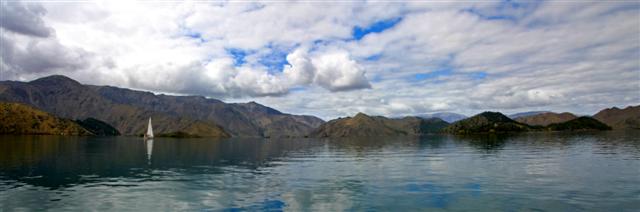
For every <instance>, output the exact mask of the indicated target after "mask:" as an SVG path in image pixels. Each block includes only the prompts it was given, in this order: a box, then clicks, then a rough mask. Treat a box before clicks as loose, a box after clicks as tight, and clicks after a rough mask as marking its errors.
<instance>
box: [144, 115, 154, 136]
mask: <svg viewBox="0 0 640 212" xmlns="http://www.w3.org/2000/svg"><path fill="white" fill-rule="evenodd" d="M145 135H146V137H147V138H153V128H152V127H151V118H149V128H147V134H145Z"/></svg>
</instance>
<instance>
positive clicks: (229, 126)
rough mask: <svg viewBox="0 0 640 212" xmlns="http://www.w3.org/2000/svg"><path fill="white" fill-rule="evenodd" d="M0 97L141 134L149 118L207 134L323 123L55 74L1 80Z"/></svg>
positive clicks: (263, 132)
mask: <svg viewBox="0 0 640 212" xmlns="http://www.w3.org/2000/svg"><path fill="white" fill-rule="evenodd" d="M0 101H3V102H18V103H23V104H27V105H30V106H32V107H35V108H37V109H40V110H43V111H46V112H48V113H51V114H53V115H56V116H59V117H61V118H67V119H86V118H95V119H98V120H101V121H104V122H105V123H108V124H110V125H112V126H114V127H115V128H116V129H117V130H118V131H120V132H121V133H122V134H125V135H138V134H142V133H143V132H144V130H145V129H146V124H147V120H148V118H149V117H151V118H152V119H153V123H154V130H155V131H156V132H157V133H158V134H162V133H175V132H185V133H188V134H194V135H199V136H207V137H229V136H231V135H233V136H249V137H252V136H257V137H271V136H302V135H306V134H308V133H309V132H311V131H312V130H313V129H315V128H316V127H317V126H319V125H320V124H322V123H324V121H323V120H322V119H319V118H317V117H314V116H301V115H291V114H286V113H282V112H280V111H277V110H275V109H273V108H269V107H266V106H263V105H260V104H258V103H255V102H250V103H231V104H228V103H224V102H222V101H220V100H217V99H210V98H204V97H201V96H169V95H162V94H161V95H155V94H153V93H151V92H143V91H135V90H130V89H123V88H117V87H112V86H95V85H83V84H80V83H78V82H77V81H75V80H72V79H70V78H68V77H65V76H60V75H54V76H49V77H44V78H40V79H37V80H33V81H30V82H17V81H2V82H0Z"/></svg>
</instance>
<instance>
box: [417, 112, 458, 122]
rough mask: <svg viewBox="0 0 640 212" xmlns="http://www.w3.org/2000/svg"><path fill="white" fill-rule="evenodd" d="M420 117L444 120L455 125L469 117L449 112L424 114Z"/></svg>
mask: <svg viewBox="0 0 640 212" xmlns="http://www.w3.org/2000/svg"><path fill="white" fill-rule="evenodd" d="M418 116H419V117H422V118H427V119H428V118H439V119H442V120H444V121H446V122H449V123H453V122H456V121H459V120H462V119H466V118H467V116H465V115H462V114H458V113H449V112H442V113H431V114H423V115H418Z"/></svg>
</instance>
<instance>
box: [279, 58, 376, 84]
mask: <svg viewBox="0 0 640 212" xmlns="http://www.w3.org/2000/svg"><path fill="white" fill-rule="evenodd" d="M287 61H288V62H289V64H291V65H287V66H285V68H284V72H283V73H284V75H285V77H286V79H287V80H288V81H289V82H292V83H293V84H294V85H304V84H311V83H313V84H317V85H319V86H321V87H323V88H326V89H327V90H330V91H346V90H356V89H362V88H371V84H369V81H368V80H367V78H366V77H365V71H364V68H363V67H362V66H361V65H360V64H358V63H357V62H356V61H355V60H353V59H351V58H350V57H349V54H348V53H347V52H345V51H334V52H324V53H321V54H318V55H316V56H315V57H313V58H310V57H309V56H308V54H307V53H306V52H305V49H297V50H295V51H294V52H293V53H291V54H289V55H287Z"/></svg>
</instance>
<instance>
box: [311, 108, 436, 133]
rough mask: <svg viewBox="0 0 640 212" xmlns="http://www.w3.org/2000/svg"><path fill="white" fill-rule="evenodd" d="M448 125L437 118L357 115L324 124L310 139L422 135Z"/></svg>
mask: <svg viewBox="0 0 640 212" xmlns="http://www.w3.org/2000/svg"><path fill="white" fill-rule="evenodd" d="M447 125H448V123H447V122H445V121H443V120H442V119H438V118H430V119H424V118H419V117H405V118H401V119H390V118H386V117H383V116H368V115H366V114H364V113H358V114H357V115H355V116H354V117H346V118H338V119H334V120H331V121H329V122H327V123H324V124H322V125H320V127H318V129H316V130H315V131H313V132H312V133H311V134H310V135H309V136H310V137H374V136H401V135H422V134H428V133H435V132H439V131H440V130H441V129H442V128H444V127H446V126H447Z"/></svg>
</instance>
